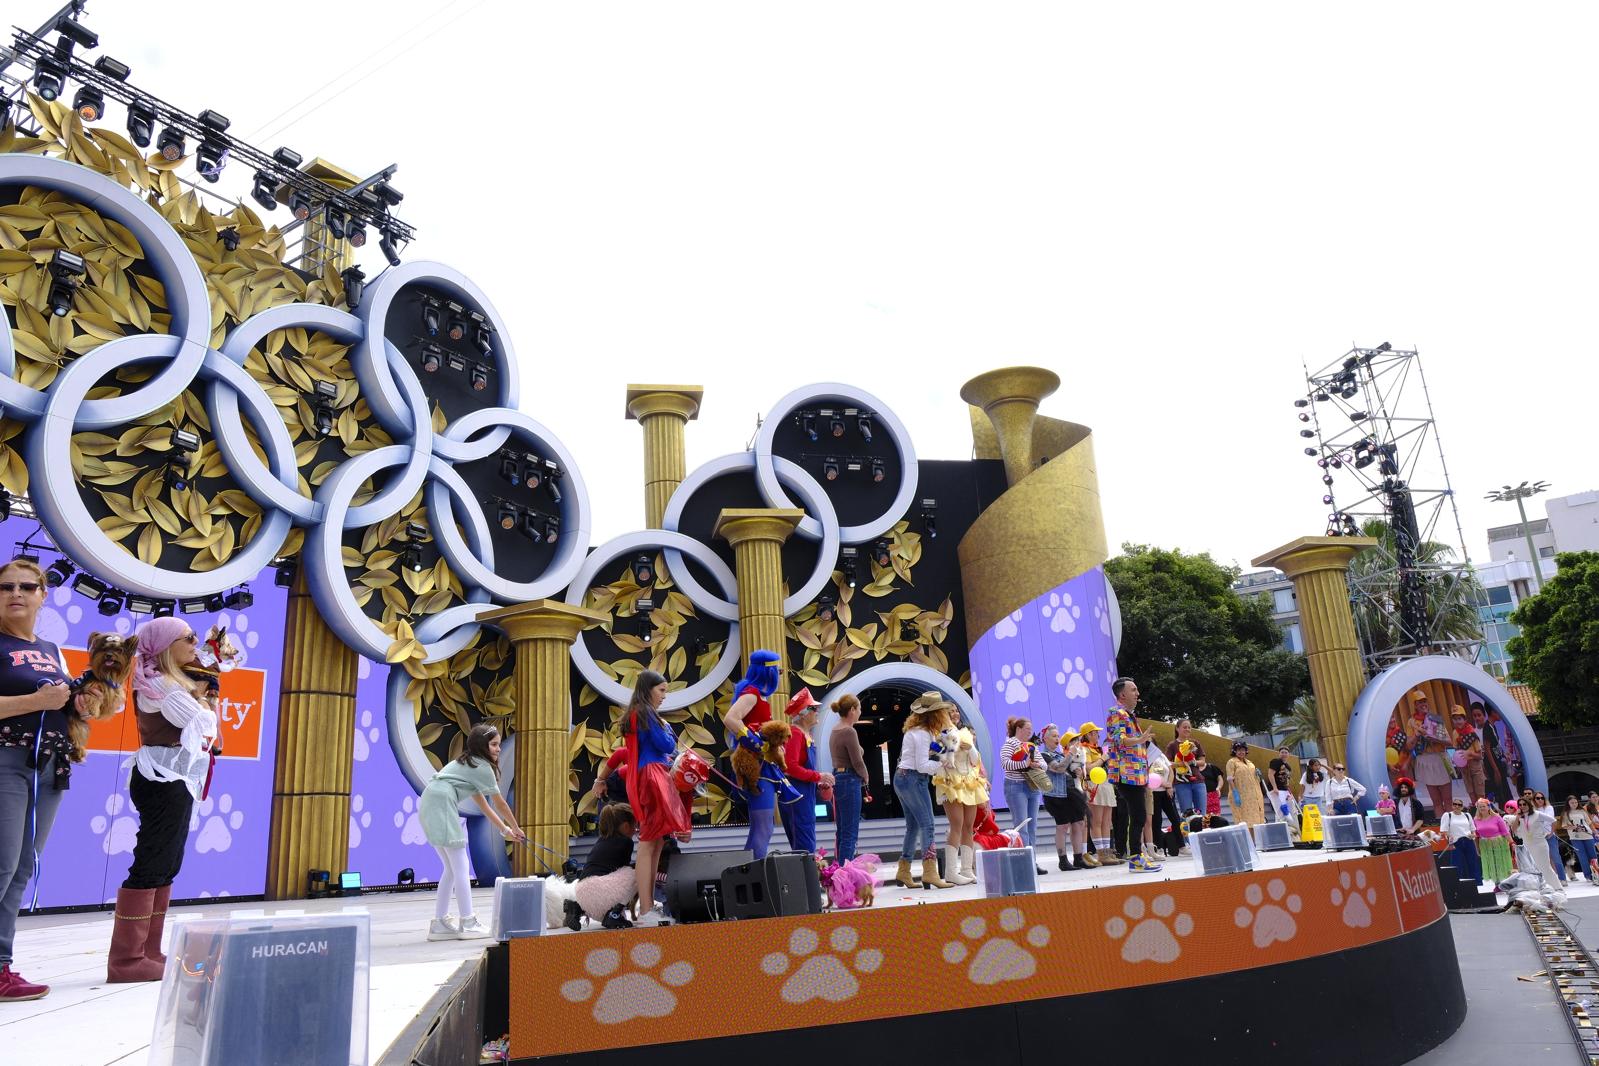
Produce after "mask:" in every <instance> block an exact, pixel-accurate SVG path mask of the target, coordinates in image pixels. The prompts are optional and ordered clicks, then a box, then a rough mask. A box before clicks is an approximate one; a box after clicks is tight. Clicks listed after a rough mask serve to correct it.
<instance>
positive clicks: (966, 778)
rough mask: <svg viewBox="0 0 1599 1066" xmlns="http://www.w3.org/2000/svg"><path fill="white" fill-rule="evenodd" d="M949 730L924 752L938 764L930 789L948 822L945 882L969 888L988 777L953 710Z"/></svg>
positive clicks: (974, 741)
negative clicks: (929, 754)
mask: <svg viewBox="0 0 1599 1066" xmlns="http://www.w3.org/2000/svg"><path fill="white" fill-rule="evenodd" d="M951 717H952V719H953V720H952V721H951V723H950V726H949V728H947V729H945V730H944V731H943V732H942V733H941V734H939V736H938V739H937V740H935V741H933V743H932V744H930V745H929V746H928V750H929V751H930V752H931V753H932V754H933V756H934V758H936V759H937V760H938V767H939V769H938V773H936V774H934V775H933V785H934V786H935V788H936V789H937V792H938V802H939V804H940V805H941V806H942V807H943V808H944V815H945V816H946V817H947V818H948V819H949V834H948V836H946V837H945V838H944V843H945V847H944V869H945V870H946V871H948V872H949V880H950V881H951V883H953V884H957V885H969V884H972V883H973V882H975V881H976V880H977V858H976V852H975V848H976V841H975V840H974V839H973V838H972V831H973V829H974V827H975V826H976V823H977V809H978V808H979V807H981V806H982V805H983V804H985V803H987V802H988V775H987V774H986V773H984V772H983V756H982V755H981V754H980V753H979V752H978V750H977V739H976V737H974V736H973V735H972V731H971V730H970V729H967V728H966V726H965V724H964V722H963V721H962V720H961V719H960V711H959V710H958V709H957V710H955V711H953V712H952V714H951Z"/></svg>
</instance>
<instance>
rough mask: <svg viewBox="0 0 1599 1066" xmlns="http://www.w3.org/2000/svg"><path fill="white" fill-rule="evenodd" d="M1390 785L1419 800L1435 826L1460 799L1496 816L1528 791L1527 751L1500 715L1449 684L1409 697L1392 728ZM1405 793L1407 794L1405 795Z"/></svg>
mask: <svg viewBox="0 0 1599 1066" xmlns="http://www.w3.org/2000/svg"><path fill="white" fill-rule="evenodd" d="M1383 754H1384V757H1385V758H1386V760H1387V763H1388V777H1389V784H1390V786H1391V787H1392V789H1393V790H1394V792H1395V794H1396V795H1397V794H1398V793H1399V792H1400V791H1401V790H1402V791H1404V792H1407V793H1414V795H1415V797H1416V799H1417V800H1419V801H1421V802H1422V803H1425V804H1426V806H1427V807H1428V808H1429V810H1430V812H1431V815H1432V817H1433V818H1437V817H1439V816H1440V814H1442V813H1447V812H1448V811H1449V809H1450V804H1451V802H1452V801H1453V800H1455V799H1462V800H1465V801H1466V803H1467V804H1468V806H1469V805H1475V803H1476V802H1477V800H1479V799H1484V798H1486V799H1487V800H1488V801H1489V802H1491V803H1492V804H1493V805H1494V806H1495V807H1496V808H1501V809H1502V808H1503V806H1504V804H1505V802H1506V801H1508V800H1510V799H1512V798H1514V797H1515V796H1517V795H1519V794H1520V792H1521V789H1522V785H1523V784H1524V783H1525V768H1524V766H1523V764H1522V757H1521V747H1520V743H1519V741H1518V740H1517V738H1516V735H1515V731H1514V730H1513V729H1512V728H1511V727H1510V723H1509V722H1507V721H1506V720H1505V718H1504V716H1503V715H1502V714H1500V712H1499V711H1498V710H1496V709H1495V708H1493V707H1491V706H1489V705H1487V704H1486V703H1485V702H1484V701H1483V700H1482V699H1481V698H1479V697H1478V696H1477V694H1476V693H1474V692H1472V691H1471V690H1470V689H1467V688H1464V687H1463V686H1460V685H1456V684H1453V683H1448V682H1430V683H1428V684H1427V685H1426V686H1425V687H1424V688H1417V689H1413V690H1411V691H1410V692H1407V693H1406V694H1405V696H1404V698H1402V699H1401V700H1400V701H1399V703H1398V704H1397V705H1396V706H1395V707H1394V710H1393V714H1392V715H1391V716H1390V718H1389V721H1388V733H1387V750H1386V751H1385V752H1384V753H1383ZM1402 786H1403V788H1402Z"/></svg>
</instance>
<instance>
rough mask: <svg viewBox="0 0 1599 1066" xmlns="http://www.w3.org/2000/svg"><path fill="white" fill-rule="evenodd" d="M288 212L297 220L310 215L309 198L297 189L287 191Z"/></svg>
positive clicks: (302, 219)
mask: <svg viewBox="0 0 1599 1066" xmlns="http://www.w3.org/2000/svg"><path fill="white" fill-rule="evenodd" d="M289 213H290V214H291V215H293V216H294V217H295V219H296V220H297V221H299V222H304V221H306V220H307V219H309V218H310V217H311V200H310V198H309V197H308V196H306V195H305V193H303V192H301V191H300V190H298V189H295V190H294V191H293V192H291V193H289Z"/></svg>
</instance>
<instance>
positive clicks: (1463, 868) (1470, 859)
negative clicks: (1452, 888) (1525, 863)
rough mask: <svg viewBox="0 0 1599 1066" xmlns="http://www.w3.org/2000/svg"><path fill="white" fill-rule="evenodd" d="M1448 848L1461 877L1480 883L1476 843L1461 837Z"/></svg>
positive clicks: (1479, 857)
mask: <svg viewBox="0 0 1599 1066" xmlns="http://www.w3.org/2000/svg"><path fill="white" fill-rule="evenodd" d="M1338 802H1342V801H1341V800H1340V801H1338ZM1450 847H1452V848H1454V849H1455V868H1456V869H1458V870H1459V871H1460V874H1461V876H1462V877H1466V878H1470V879H1471V880H1472V881H1481V880H1482V857H1481V856H1479V855H1478V854H1477V842H1476V841H1475V840H1472V839H1471V838H1470V837H1461V838H1460V839H1459V840H1457V841H1455V842H1454V843H1453V844H1451V845H1450Z"/></svg>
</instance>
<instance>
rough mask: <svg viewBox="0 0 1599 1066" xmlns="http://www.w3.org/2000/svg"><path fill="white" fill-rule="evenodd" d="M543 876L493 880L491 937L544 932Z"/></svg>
mask: <svg viewBox="0 0 1599 1066" xmlns="http://www.w3.org/2000/svg"><path fill="white" fill-rule="evenodd" d="M544 924H545V923H544V878H542V877H502V878H500V879H499V880H498V881H496V882H494V926H493V928H494V939H495V940H514V939H516V938H518V937H524V936H538V935H539V934H541V933H543V932H544Z"/></svg>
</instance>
